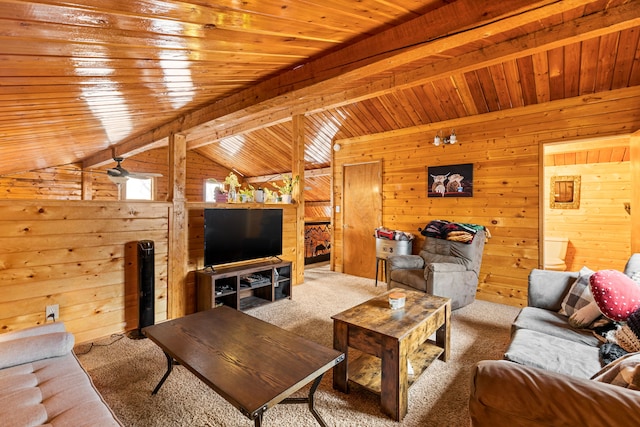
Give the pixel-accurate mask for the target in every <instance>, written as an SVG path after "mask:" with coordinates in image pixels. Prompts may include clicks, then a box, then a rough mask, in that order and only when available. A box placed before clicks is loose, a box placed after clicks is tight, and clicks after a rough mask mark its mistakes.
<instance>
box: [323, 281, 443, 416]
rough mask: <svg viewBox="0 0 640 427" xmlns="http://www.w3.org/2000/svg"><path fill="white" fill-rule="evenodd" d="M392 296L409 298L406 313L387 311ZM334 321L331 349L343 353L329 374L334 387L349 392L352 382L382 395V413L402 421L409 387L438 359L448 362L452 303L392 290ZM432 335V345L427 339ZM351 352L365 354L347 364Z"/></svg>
mask: <svg viewBox="0 0 640 427" xmlns="http://www.w3.org/2000/svg"><path fill="white" fill-rule="evenodd" d="M391 292H405V293H406V294H407V300H406V303H405V306H404V308H401V309H397V310H392V309H390V308H389V294H390V293H391ZM332 319H333V347H334V348H335V349H336V350H338V351H340V352H342V353H344V354H345V360H344V362H343V363H341V364H339V365H338V366H336V367H335V369H334V370H333V387H334V388H335V389H337V390H340V391H343V392H345V393H348V392H349V380H352V381H354V382H356V383H358V384H360V385H362V386H363V387H365V388H367V389H369V390H371V391H373V392H376V393H378V394H380V405H381V406H382V410H383V411H384V412H385V413H386V414H388V415H389V416H390V417H392V418H393V419H394V420H396V421H401V420H402V418H404V416H405V415H406V414H407V408H408V401H407V400H408V390H409V387H410V386H411V384H413V382H414V381H415V380H416V379H417V378H418V377H419V376H420V374H421V373H422V372H423V371H424V370H425V369H426V368H427V367H428V366H429V365H430V364H431V362H433V361H434V360H435V359H436V358H440V359H441V360H444V361H446V360H447V359H448V357H449V345H450V336H449V332H450V327H451V326H450V324H451V322H450V319H451V300H450V299H449V298H441V297H436V296H433V295H428V294H425V293H423V292H416V291H409V290H405V289H399V288H395V289H392V290H390V291H389V292H386V293H384V294H382V295H380V296H378V297H376V298H373V299H370V300H369V301H366V302H364V303H362V304H360V305H357V306H355V307H353V308H350V309H348V310H346V311H343V312H342V313H339V314H336V315H335V316H333V317H332ZM434 332H435V334H436V341H435V342H433V341H431V340H429V337H430V336H431V335H433V333H434ZM349 347H351V348H353V349H357V350H360V351H361V352H363V354H362V355H360V356H359V357H358V358H356V359H355V360H353V361H352V360H349V353H348V350H349ZM408 362H410V363H411V367H412V369H413V374H412V375H410V374H409V372H408Z"/></svg>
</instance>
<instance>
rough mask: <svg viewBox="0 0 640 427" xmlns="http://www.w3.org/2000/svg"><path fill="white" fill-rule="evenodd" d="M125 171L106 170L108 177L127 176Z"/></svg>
mask: <svg viewBox="0 0 640 427" xmlns="http://www.w3.org/2000/svg"><path fill="white" fill-rule="evenodd" d="M126 172H127V171H125V170H124V169H122V168H120V169H118V168H109V169H107V174H108V175H109V176H127V175H128V173H126Z"/></svg>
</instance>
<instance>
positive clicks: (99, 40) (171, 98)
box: [0, 0, 640, 177]
mask: <svg viewBox="0 0 640 427" xmlns="http://www.w3.org/2000/svg"><path fill="white" fill-rule="evenodd" d="M639 37H640V1H638V0H563V1H558V0H540V1H531V0H526V1H525V0H510V1H503V2H495V1H494V0H457V1H455V0H394V1H393V2H391V1H388V0H360V1H345V0H253V1H251V0H250V1H242V2H240V1H238V0H216V1H206V0H185V1H177V0H127V1H125V0H82V1H74V0H70V1H55V0H49V1H46V0H40V1H38V0H32V1H22V0H0V43H1V44H0V152H1V153H2V155H1V156H0V175H2V174H9V173H16V172H21V171H27V170H35V169H39V168H44V167H51V166H56V165H64V164H70V163H77V162H82V164H83V166H84V167H86V168H92V167H96V166H101V165H105V164H108V163H109V162H110V159H111V158H112V157H113V156H114V155H122V156H125V157H126V156H129V155H134V154H135V153H139V152H141V151H145V150H148V149H150V148H155V147H159V146H162V145H166V144H167V140H168V136H169V135H170V134H171V133H172V132H173V133H177V132H181V133H184V134H186V135H187V143H188V148H189V149H194V150H197V151H198V152H199V153H201V154H203V155H205V156H207V157H209V158H210V159H212V160H214V161H216V162H218V163H220V164H222V165H224V166H226V167H228V168H233V169H235V170H237V171H238V172H240V173H241V174H243V175H245V176H247V177H252V176H265V175H270V174H277V173H282V172H287V171H290V170H291V152H292V149H291V139H292V136H291V117H292V115H298V114H304V115H305V116H306V122H305V123H306V151H305V159H306V168H307V169H316V168H323V167H326V166H328V165H329V164H330V161H331V146H332V141H333V140H334V139H336V138H345V137H353V136H359V135H364V134H369V133H373V132H381V131H387V130H392V129H397V128H403V127H408V126H415V125H421V124H429V123H437V122H443V121H447V120H453V119H459V118H464V117H468V116H472V115H476V114H483V113H487V112H493V111H500V110H505V109H511V108H518V107H523V106H527V105H532V104H538V103H543V102H547V101H553V100H558V99H564V98H569V97H577V96H591V95H593V94H597V93H598V92H603V91H610V90H613V89H620V88H626V87H631V86H637V85H640V44H639ZM630 131H631V130H630Z"/></svg>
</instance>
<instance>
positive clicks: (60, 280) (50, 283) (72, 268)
mask: <svg viewBox="0 0 640 427" xmlns="http://www.w3.org/2000/svg"><path fill="white" fill-rule="evenodd" d="M168 213H169V205H167V204H165V203H149V202H146V203H119V202H95V201H64V202H59V201H51V200H38V201H34V200H31V201H26V200H25V201H22V202H21V203H20V205H16V203H15V201H0V229H1V230H2V232H0V236H1V237H0V259H2V261H1V264H2V268H0V322H1V324H2V326H1V327H2V329H3V330H4V331H9V330H15V329H22V328H25V327H29V326H34V325H37V324H40V323H44V320H45V319H44V313H45V312H44V310H45V306H46V305H50V304H59V306H60V320H61V321H63V322H65V325H66V327H67V329H68V330H70V331H71V332H72V333H74V335H75V337H76V341H77V342H85V341H91V340H93V339H97V338H100V337H104V336H106V335H109V334H112V333H121V332H123V331H125V330H128V329H133V328H135V327H137V317H136V324H135V325H131V324H127V323H126V321H127V319H128V318H131V316H127V313H126V310H127V299H128V298H130V295H131V292H130V290H128V288H127V286H131V284H127V283H126V280H125V275H126V268H127V265H128V264H129V263H130V262H131V260H130V259H129V257H130V256H131V255H132V254H130V253H127V251H126V245H127V244H129V243H131V242H136V241H138V240H153V241H154V243H155V275H156V277H155V287H156V304H155V317H156V321H162V320H164V319H166V298H167V294H166V292H167V281H166V277H167V251H168V242H167V239H168ZM134 294H135V292H134Z"/></svg>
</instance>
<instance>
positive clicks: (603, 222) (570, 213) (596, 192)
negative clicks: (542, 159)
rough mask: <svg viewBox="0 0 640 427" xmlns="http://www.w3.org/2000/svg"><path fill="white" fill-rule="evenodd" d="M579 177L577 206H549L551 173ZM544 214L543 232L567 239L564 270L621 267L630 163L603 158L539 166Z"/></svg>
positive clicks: (627, 244) (627, 238) (626, 244)
mask: <svg viewBox="0 0 640 427" xmlns="http://www.w3.org/2000/svg"><path fill="white" fill-rule="evenodd" d="M556 175H558V176H566V175H576V176H580V177H581V187H580V206H579V208H578V209H551V208H550V204H549V199H550V194H551V191H550V179H551V177H552V176H556ZM544 185H545V187H544V189H543V190H547V191H544V192H543V195H544V214H545V233H546V235H548V236H558V237H566V238H568V239H569V245H568V248H567V257H566V259H565V262H566V264H567V269H568V270H571V271H577V270H579V269H580V268H581V267H582V266H587V267H589V268H591V269H592V270H594V271H595V270H602V269H616V270H622V269H624V265H625V263H626V261H627V259H628V257H629V254H630V253H631V216H630V215H629V214H628V213H627V212H626V211H625V208H624V204H625V203H630V202H631V168H630V162H629V161H624V162H606V163H596V164H577V165H576V164H573V165H562V166H550V167H545V180H544Z"/></svg>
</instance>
